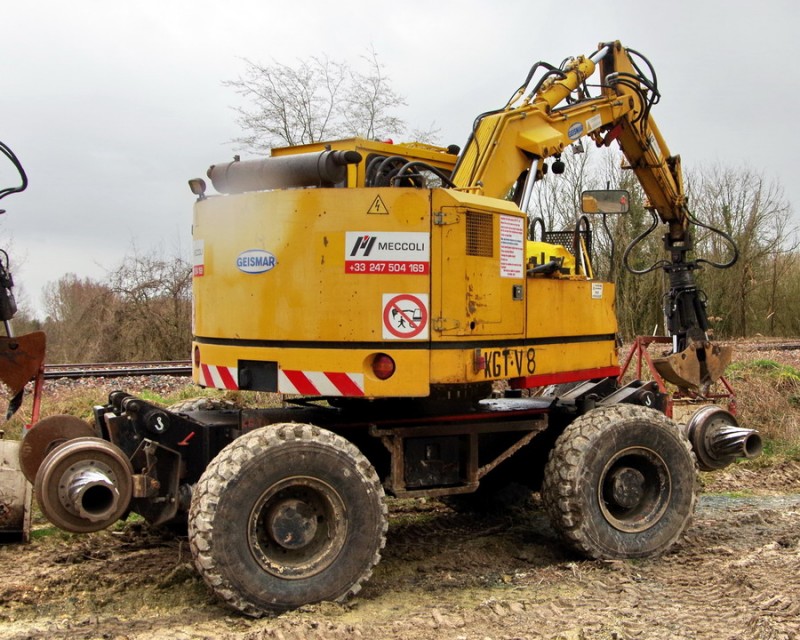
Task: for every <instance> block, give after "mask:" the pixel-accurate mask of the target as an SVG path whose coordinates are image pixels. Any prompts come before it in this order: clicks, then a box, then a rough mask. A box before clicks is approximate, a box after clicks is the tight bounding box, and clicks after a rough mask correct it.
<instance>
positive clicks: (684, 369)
mask: <svg viewBox="0 0 800 640" xmlns="http://www.w3.org/2000/svg"><path fill="white" fill-rule="evenodd" d="M732 355H733V349H732V348H731V347H729V346H723V345H717V344H711V343H710V342H695V343H693V344H691V345H689V347H687V348H686V349H684V350H683V351H681V352H679V353H673V354H672V355H669V356H666V357H663V358H654V359H653V365H654V366H655V368H656V371H658V374H659V375H660V376H661V377H662V378H664V380H666V381H667V382H671V383H672V384H674V385H676V386H677V387H680V388H681V389H700V390H702V391H705V390H706V389H707V388H708V387H709V386H711V385H712V384H713V383H714V382H716V381H717V380H719V379H720V378H721V377H722V374H723V373H725V368H726V367H727V366H728V364H730V361H731V357H732Z"/></svg>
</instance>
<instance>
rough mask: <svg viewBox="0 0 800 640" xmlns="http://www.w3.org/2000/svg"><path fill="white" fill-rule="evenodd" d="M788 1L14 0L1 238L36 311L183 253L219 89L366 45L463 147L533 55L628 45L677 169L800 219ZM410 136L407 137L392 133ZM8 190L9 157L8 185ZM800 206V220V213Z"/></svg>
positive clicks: (424, 119)
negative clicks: (254, 70)
mask: <svg viewBox="0 0 800 640" xmlns="http://www.w3.org/2000/svg"><path fill="white" fill-rule="evenodd" d="M797 7H798V5H797V3H796V2H795V1H794V0H761V1H760V2H752V0H750V1H747V2H745V1H743V0H727V1H718V2H717V1H713V2H712V1H706V0H692V1H687V0H670V1H668V2H662V1H658V2H656V1H647V0H619V1H612V0H605V1H603V0H595V1H594V2H582V1H573V2H562V3H559V2H552V1H547V2H545V1H542V0H494V1H493V2H489V0H483V1H481V2H479V1H473V0H434V1H430V0H429V1H427V2H420V1H416V0H405V1H404V2H378V1H376V0H369V1H362V0H339V1H338V2H330V1H320V0H294V1H293V2H280V3H279V2H267V1H265V0H225V1H224V2H223V1H221V0H216V1H214V2H211V1H208V0H191V1H188V0H180V1H178V0H175V1H171V0H158V1H154V0H139V1H138V2H127V3H123V2H112V1H109V0H72V1H71V2H62V1H55V0H47V1H38V0H28V1H27V2H10V1H8V2H5V3H4V6H3V27H4V28H3V36H2V38H0V61H1V62H0V64H2V73H1V74H0V79H2V82H3V85H2V88H0V140H1V141H3V142H5V143H6V144H8V145H9V146H11V148H12V149H13V150H14V151H15V153H16V154H17V155H18V156H19V158H20V160H21V161H22V163H23V164H24V166H25V169H26V170H27V172H28V176H29V179H30V186H29V187H28V190H27V191H26V192H24V193H22V194H17V195H12V196H9V197H8V198H6V199H4V200H3V201H2V202H0V207H2V208H4V209H6V210H7V213H6V214H5V215H4V216H2V218H0V248H6V249H9V250H10V253H11V258H12V270H13V273H14V277H15V280H16V282H17V283H18V285H20V286H19V287H18V288H19V289H23V290H24V298H25V299H26V301H27V303H28V305H29V306H30V307H31V308H32V309H34V310H36V311H38V312H41V309H42V301H41V290H42V287H43V286H44V285H45V284H46V283H47V282H49V281H55V280H58V279H59V278H60V277H61V276H63V275H64V274H65V273H70V272H72V273H75V274H77V275H78V276H81V277H83V276H90V277H93V278H96V279H103V278H104V277H105V276H106V274H107V272H108V271H109V270H112V269H113V268H115V267H116V266H118V265H119V264H120V263H121V262H122V260H123V258H124V257H125V256H126V255H130V254H131V253H132V251H133V250H134V248H136V249H138V250H139V251H140V252H148V251H150V250H151V249H152V248H155V247H158V248H161V249H162V250H163V251H164V252H165V253H166V254H174V253H175V252H176V251H182V252H183V253H184V254H186V255H187V257H188V249H189V247H190V245H191V209H192V203H193V201H194V197H193V196H192V195H191V193H190V192H189V189H188V187H187V180H188V179H189V178H192V177H196V176H203V175H204V174H205V170H206V169H207V167H208V165H210V164H213V163H215V162H221V161H226V160H228V159H230V158H231V156H232V155H233V153H234V152H235V151H236V150H235V149H234V147H233V146H232V145H231V143H230V142H229V141H230V140H231V139H233V138H234V137H236V136H237V135H238V134H239V131H238V129H237V126H236V123H235V115H234V113H233V112H232V110H231V109H230V107H231V105H234V104H236V103H237V96H236V95H235V94H234V93H233V91H232V89H230V88H226V87H223V86H222V81H223V80H230V79H235V78H236V77H237V76H238V75H239V74H241V73H242V72H243V70H244V63H243V62H242V59H243V58H247V59H250V60H253V61H259V62H270V61H272V60H275V61H280V62H284V63H288V64H293V63H294V62H296V60H297V59H298V58H308V57H310V56H314V55H322V54H327V55H328V56H329V57H331V58H335V59H341V60H345V61H349V62H351V63H353V64H355V63H357V60H358V56H360V55H361V54H363V53H364V52H365V51H366V50H367V48H368V47H370V46H372V47H374V49H375V50H376V51H377V53H378V55H379V58H380V60H381V61H382V62H383V64H384V66H385V71H386V73H387V75H388V76H389V78H390V79H391V82H392V85H393V88H394V89H395V90H396V91H397V92H398V93H400V94H401V95H403V96H405V98H406V101H407V103H408V106H407V107H406V108H404V109H402V110H401V111H400V113H399V115H400V116H401V117H403V118H404V119H405V120H406V122H408V124H409V125H410V127H411V128H412V129H413V128H417V129H426V128H428V127H430V126H431V124H432V123H435V126H437V127H439V128H440V129H441V138H440V142H441V143H442V144H450V143H455V144H460V145H463V143H464V142H465V140H466V138H467V135H468V132H469V127H470V126H471V123H472V120H473V119H474V117H475V116H476V115H477V114H478V113H480V112H483V111H485V110H487V109H490V108H495V107H498V106H502V104H503V103H504V102H505V100H506V99H507V98H508V97H509V95H510V94H511V93H512V92H513V90H515V89H516V87H517V86H518V85H519V83H520V82H521V80H522V79H524V77H525V74H526V73H527V71H528V69H529V68H530V66H531V64H532V63H533V62H535V61H537V60H546V61H548V62H551V63H553V64H558V63H560V62H561V60H562V59H563V58H565V57H567V56H571V55H578V54H589V53H592V52H593V51H594V50H595V48H596V45H597V44H598V42H600V41H607V40H621V41H622V43H623V44H624V45H626V46H630V47H632V48H634V49H637V50H638V51H640V52H641V53H643V54H644V55H645V56H647V57H648V58H649V59H650V61H651V62H652V63H653V65H654V66H655V68H656V71H657V73H658V82H659V89H660V91H661V94H662V99H661V102H660V103H659V104H658V105H657V106H656V107H655V109H654V111H653V116H654V118H655V119H656V121H657V122H658V124H659V127H660V129H661V132H662V133H663V134H664V136H665V138H666V141H667V143H668V145H669V146H670V149H671V151H672V152H673V153H680V154H681V157H682V160H683V164H684V167H685V168H688V169H689V170H691V169H692V168H700V167H702V166H704V165H709V164H714V163H721V164H723V165H724V166H731V167H749V168H753V169H755V170H757V171H760V172H763V174H764V175H765V176H766V177H767V178H774V179H776V180H779V181H780V182H781V184H782V186H783V188H784V191H785V196H786V199H787V200H788V201H789V202H791V203H792V207H793V210H794V211H795V212H798V211H799V210H800V160H798V156H797V153H798V134H797V129H796V128H795V127H796V126H797V121H798V114H797V108H796V105H797V102H798V98H800V95H798V94H800V71H799V70H798V61H797V59H796V57H795V53H796V51H797V49H798V47H797V44H796V43H797V13H798V9H797ZM401 138H402V137H401ZM15 183H16V177H15V176H14V174H13V172H12V170H11V168H10V165H9V164H8V163H7V162H3V163H2V167H0V187H5V186H9V185H11V184H15ZM795 217H797V216H795Z"/></svg>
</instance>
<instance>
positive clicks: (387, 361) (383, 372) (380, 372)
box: [372, 353, 395, 380]
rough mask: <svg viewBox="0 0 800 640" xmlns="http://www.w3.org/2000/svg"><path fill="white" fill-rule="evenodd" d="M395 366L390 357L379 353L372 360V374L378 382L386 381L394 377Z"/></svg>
mask: <svg viewBox="0 0 800 640" xmlns="http://www.w3.org/2000/svg"><path fill="white" fill-rule="evenodd" d="M394 370H395V364H394V360H393V359H392V357H391V356H388V355H386V354H385V353H379V354H378V355H376V356H375V357H374V358H373V359H372V373H374V374H375V377H376V378H377V379H378V380H388V379H389V378H391V377H392V376H393V375H394Z"/></svg>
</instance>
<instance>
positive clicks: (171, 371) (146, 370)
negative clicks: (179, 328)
mask: <svg viewBox="0 0 800 640" xmlns="http://www.w3.org/2000/svg"><path fill="white" fill-rule="evenodd" d="M190 375H192V363H191V360H160V361H151V362H89V363H79V364H47V365H45V367H44V377H45V379H46V380H53V379H55V378H123V377H126V376H187V377H188V376H190Z"/></svg>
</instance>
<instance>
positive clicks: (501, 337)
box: [193, 140, 618, 398]
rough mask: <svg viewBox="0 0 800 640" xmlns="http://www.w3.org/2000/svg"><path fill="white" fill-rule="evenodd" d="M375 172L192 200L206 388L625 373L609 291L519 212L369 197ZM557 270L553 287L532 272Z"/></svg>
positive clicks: (366, 392)
mask: <svg viewBox="0 0 800 640" xmlns="http://www.w3.org/2000/svg"><path fill="white" fill-rule="evenodd" d="M347 142H349V144H351V145H352V146H351V148H357V149H359V151H360V152H361V153H362V155H365V149H364V145H365V144H366V145H367V146H369V145H375V146H390V145H381V144H380V143H365V142H364V141H358V140H355V141H347ZM399 146H400V145H397V146H395V147H394V148H391V149H390V151H391V152H393V153H398V151H399V150H398V149H397V147H399ZM390 147H391V146H390ZM432 149H433V148H432ZM380 150H381V151H384V153H385V150H383V149H380ZM302 151H303V152H307V151H315V149H306V148H302ZM366 151H367V153H368V152H369V149H367V150H366ZM416 152H417V150H411V151H410V150H409V149H403V153H406V154H408V153H416ZM422 152H423V153H428V155H433V154H434V152H433V151H430V152H428V151H427V150H426V149H425V148H423V149H422ZM438 155H439V157H442V156H445V154H442V153H441V152H439V154H438ZM448 158H451V156H446V157H445V158H444V159H443V160H442V161H441V164H442V166H443V167H445V168H446V165H447V161H448ZM426 160H429V159H426ZM364 164H366V163H365V162H361V163H359V164H358V165H356V166H353V167H349V170H350V174H349V175H348V182H349V184H351V185H353V184H354V185H356V186H354V187H351V188H320V189H314V188H311V189H276V190H271V191H256V192H247V193H241V194H233V195H224V196H213V197H208V198H203V199H201V200H199V201H198V202H197V204H196V206H195V213H194V226H193V233H194V249H195V265H194V291H193V294H194V295H193V298H194V309H193V321H194V335H195V342H194V360H195V362H194V380H195V382H197V383H198V384H200V385H202V386H209V387H219V388H229V389H252V390H261V391H277V392H281V393H287V394H300V395H312V396H313V395H318V396H366V397H376V398H377V397H403V396H405V397H409V396H416V397H420V396H428V395H430V394H431V392H432V387H434V386H435V385H448V386H449V385H472V384H476V383H487V382H492V381H495V380H511V381H512V384H515V385H517V386H525V387H527V386H539V385H544V384H551V383H553V382H561V381H573V380H583V379H589V378H596V377H599V376H604V375H614V374H615V373H616V372H617V371H618V367H617V364H618V363H617V357H616V348H615V341H614V335H615V332H616V321H615V316H614V302H613V301H614V288H613V285H611V284H609V283H600V282H594V281H590V280H589V279H587V278H586V277H585V276H581V275H576V274H575V273H574V271H575V269H574V264H575V260H574V258H572V256H571V255H569V252H567V251H566V250H565V249H564V248H563V247H559V246H556V245H548V244H546V243H540V242H536V243H534V242H527V240H526V238H527V218H526V216H525V214H523V213H522V212H521V211H520V210H519V208H518V207H517V206H516V205H515V204H513V203H511V202H505V201H502V200H497V199H494V198H488V197H485V196H479V195H474V194H470V193H466V192H459V191H455V190H452V189H445V188H433V189H430V188H396V187H387V188H367V187H360V186H357V185H359V184H361V183H362V178H361V177H360V176H358V175H357V174H355V173H354V171H356V168H357V167H362V166H363V165H364ZM554 256H558V257H560V258H561V259H562V264H561V268H560V269H559V270H558V271H557V272H556V273H552V274H547V275H538V274H537V275H528V274H527V271H528V268H529V267H530V265H531V264H537V263H539V262H540V261H541V259H542V257H546V259H548V260H549V259H551V258H552V257H554ZM385 356H389V357H390V358H391V360H392V361H393V362H394V371H393V373H392V374H391V375H390V376H388V377H386V378H385V379H382V377H383V376H382V375H380V372H378V374H376V370H375V364H376V359H378V358H383V359H384V360H385Z"/></svg>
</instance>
